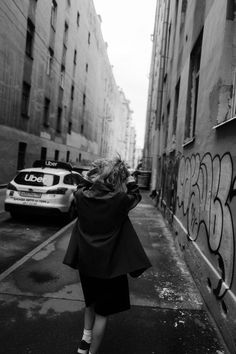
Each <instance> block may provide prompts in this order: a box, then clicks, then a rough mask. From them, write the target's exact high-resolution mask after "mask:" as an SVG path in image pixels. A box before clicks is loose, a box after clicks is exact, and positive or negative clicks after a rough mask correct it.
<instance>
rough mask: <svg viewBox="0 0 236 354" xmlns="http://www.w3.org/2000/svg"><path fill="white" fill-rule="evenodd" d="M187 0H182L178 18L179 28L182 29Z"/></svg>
mask: <svg viewBox="0 0 236 354" xmlns="http://www.w3.org/2000/svg"><path fill="white" fill-rule="evenodd" d="M187 6H188V0H182V7H181V18H180V21H181V22H180V30H181V31H182V30H183V27H184V23H185V16H186V12H187Z"/></svg>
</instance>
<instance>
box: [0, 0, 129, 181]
mask: <svg viewBox="0 0 236 354" xmlns="http://www.w3.org/2000/svg"><path fill="white" fill-rule="evenodd" d="M0 15H1V16H0V26H1V31H0V48H1V51H0V151H1V153H0V164H1V172H0V183H6V182H8V181H9V180H10V179H11V178H12V177H13V176H14V175H15V173H16V170H19V169H21V168H23V167H29V166H31V165H32V162H33V161H34V160H35V159H46V158H48V159H55V160H62V161H68V162H71V163H72V164H73V165H79V164H81V165H85V164H88V163H89V162H90V161H91V160H94V159H96V158H99V157H111V156H112V154H113V153H114V151H115V150H116V147H115V144H114V136H115V134H117V132H114V126H115V125H116V126H117V127H118V128H119V124H115V122H116V121H119V120H120V119H122V118H121V117H120V116H119V107H122V106H123V98H121V96H120V89H119V88H118V87H117V85H116V81H115V78H114V76H113V72H112V67H111V64H110V62H109V58H108V55H107V44H106V43H105V42H104V39H103V36H102V32H101V17H100V16H99V15H97V14H96V11H95V8H94V4H93V1H92V0H86V1H84V0H77V1H75V0H60V1H59V0H23V1H20V2H19V1H8V0H3V1H1V5H0ZM120 139H121V140H122V139H123V141H125V140H126V132H124V134H123V136H122V135H121V137H120Z"/></svg>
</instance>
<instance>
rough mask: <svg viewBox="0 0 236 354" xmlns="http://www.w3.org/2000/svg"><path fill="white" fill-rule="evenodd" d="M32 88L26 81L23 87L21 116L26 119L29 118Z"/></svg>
mask: <svg viewBox="0 0 236 354" xmlns="http://www.w3.org/2000/svg"><path fill="white" fill-rule="evenodd" d="M30 88H31V86H30V85H29V84H27V82H25V81H24V82H23V87H22V99H21V114H22V116H24V117H28V116H29V101H30Z"/></svg>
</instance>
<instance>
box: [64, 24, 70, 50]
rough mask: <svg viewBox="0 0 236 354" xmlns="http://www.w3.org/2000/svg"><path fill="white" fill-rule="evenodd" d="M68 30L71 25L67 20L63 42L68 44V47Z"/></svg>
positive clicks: (65, 44)
mask: <svg viewBox="0 0 236 354" xmlns="http://www.w3.org/2000/svg"><path fill="white" fill-rule="evenodd" d="M68 32H69V25H68V23H67V22H65V27H64V40H63V43H64V46H66V47H67V42H68Z"/></svg>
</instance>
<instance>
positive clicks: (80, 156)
mask: <svg viewBox="0 0 236 354" xmlns="http://www.w3.org/2000/svg"><path fill="white" fill-rule="evenodd" d="M81 160H82V155H81V154H80V153H79V162H81Z"/></svg>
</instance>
